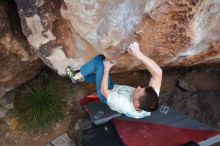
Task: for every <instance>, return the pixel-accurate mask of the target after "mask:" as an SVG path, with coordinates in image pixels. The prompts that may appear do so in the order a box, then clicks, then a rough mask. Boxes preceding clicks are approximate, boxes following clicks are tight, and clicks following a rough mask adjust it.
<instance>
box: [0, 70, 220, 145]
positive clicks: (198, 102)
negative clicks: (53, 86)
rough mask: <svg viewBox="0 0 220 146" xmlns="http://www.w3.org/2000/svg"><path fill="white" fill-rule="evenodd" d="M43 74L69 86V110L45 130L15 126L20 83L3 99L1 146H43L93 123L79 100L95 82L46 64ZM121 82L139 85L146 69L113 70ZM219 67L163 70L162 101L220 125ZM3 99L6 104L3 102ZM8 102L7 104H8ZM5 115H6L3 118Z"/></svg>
mask: <svg viewBox="0 0 220 146" xmlns="http://www.w3.org/2000/svg"><path fill="white" fill-rule="evenodd" d="M40 76H48V77H49V76H50V77H51V79H56V80H61V81H62V82H63V86H64V87H65V88H67V89H68V95H67V97H66V100H67V105H68V111H67V112H66V114H65V118H64V119H63V120H62V121H60V122H59V123H57V124H56V126H55V127H54V128H53V129H51V130H49V131H48V132H47V133H44V134H28V133H25V132H22V131H19V130H17V129H16V127H18V125H17V123H16V120H14V118H13V117H12V116H11V114H10V113H11V111H12V110H10V109H13V106H12V99H13V97H14V96H16V94H17V93H19V92H20V89H21V87H19V88H17V89H15V90H13V91H11V92H9V93H8V94H6V96H5V97H3V98H2V99H1V100H0V105H7V106H5V107H4V106H0V113H4V114H5V115H2V118H1V119H0V145H1V146H13V145H16V146H29V145H31V146H44V145H45V144H47V143H48V142H50V141H51V140H52V139H54V138H56V137H57V136H59V135H60V134H62V133H63V132H67V133H68V134H69V135H70V136H71V137H75V136H77V135H79V134H80V132H81V131H82V130H83V129H85V128H86V127H89V126H90V124H91V123H90V121H89V119H88V115H87V114H86V113H85V111H84V110H83V109H82V107H81V106H80V105H79V103H78V101H79V100H80V99H81V98H83V97H84V96H86V95H88V94H89V93H91V92H92V91H94V89H95V86H94V85H89V84H87V83H81V84H78V85H73V84H72V83H71V81H70V80H69V79H68V78H66V77H60V76H58V75H57V74H56V73H54V72H53V71H52V70H50V69H48V68H44V69H43V70H42V72H41V74H40ZM112 77H113V79H114V80H115V82H116V83H118V84H127V85H131V86H138V85H139V84H144V83H146V82H148V80H149V74H148V73H147V71H132V72H124V73H119V74H113V75H112ZM219 83H220V67H218V66H210V67H208V68H207V67H202V66H200V67H194V68H172V69H166V70H164V75H163V83H162V88H161V94H160V99H161V102H166V103H167V104H168V105H170V106H171V107H174V108H175V109H177V110H179V111H182V112H184V113H185V114H187V115H189V116H192V117H194V118H196V119H198V120H200V121H202V122H204V123H207V124H209V125H211V126H213V127H216V128H218V129H220V110H219V107H220V98H219V96H220V85H219ZM3 103H4V104H3ZM5 103H7V104H5ZM3 117H4V118H3Z"/></svg>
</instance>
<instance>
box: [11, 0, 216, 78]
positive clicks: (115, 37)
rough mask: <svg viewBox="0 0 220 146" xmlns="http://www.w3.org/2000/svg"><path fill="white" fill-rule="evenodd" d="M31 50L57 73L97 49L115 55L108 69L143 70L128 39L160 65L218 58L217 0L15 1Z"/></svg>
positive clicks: (198, 61)
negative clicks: (129, 50) (113, 64)
mask: <svg viewBox="0 0 220 146" xmlns="http://www.w3.org/2000/svg"><path fill="white" fill-rule="evenodd" d="M15 1H16V3H17V6H18V11H19V14H20V18H21V22H22V28H23V32H24V34H25V35H26V37H27V40H28V42H29V44H30V45H31V47H32V49H33V50H34V51H35V52H36V54H37V55H38V56H39V57H40V58H41V59H42V60H43V61H44V62H45V63H46V64H47V65H48V66H50V67H51V68H53V69H55V70H57V71H58V73H59V74H61V75H62V74H65V71H64V69H65V67H66V66H68V65H72V66H73V67H74V68H75V69H78V68H79V67H80V66H82V65H83V64H84V63H86V62H87V61H88V60H89V59H91V58H92V57H94V56H95V55H97V54H99V53H103V54H105V56H106V57H108V58H110V59H111V58H114V57H117V62H118V64H117V66H116V67H115V70H114V71H125V70H131V69H144V66H143V65H142V64H141V62H139V61H138V60H135V59H134V58H132V57H131V56H130V55H129V54H125V55H120V54H121V53H123V52H124V49H125V48H126V46H127V45H128V44H129V43H131V42H132V41H134V40H136V41H138V42H139V44H140V47H141V50H142V51H143V53H144V54H146V55H148V56H149V57H151V58H152V59H154V60H155V61H156V62H157V63H159V64H160V65H161V66H188V65H194V64H200V63H216V62H217V63H219V60H220V29H219V28H220V1H219V0H212V1H210V0H203V1H199V0H181V1H177V0H136V1H133V0H121V1H118V0H111V1H106V0H90V1H88V0H47V1H46V0H32V1H26V0H15Z"/></svg>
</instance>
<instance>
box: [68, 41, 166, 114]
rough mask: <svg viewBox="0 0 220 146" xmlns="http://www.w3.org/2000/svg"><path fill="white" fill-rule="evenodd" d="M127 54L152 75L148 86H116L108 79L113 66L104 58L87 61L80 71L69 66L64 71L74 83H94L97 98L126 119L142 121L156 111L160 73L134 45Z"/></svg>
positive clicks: (152, 62)
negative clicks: (141, 119) (140, 63)
mask: <svg viewBox="0 0 220 146" xmlns="http://www.w3.org/2000/svg"><path fill="white" fill-rule="evenodd" d="M127 51H128V52H129V53H130V54H131V55H133V56H134V57H135V58H137V59H139V60H140V61H142V62H143V63H144V65H145V66H146V68H147V69H148V70H149V72H150V74H151V75H152V77H151V79H150V82H149V84H148V85H147V86H144V87H140V86H138V87H137V88H134V87H131V86H127V85H117V84H115V83H114V82H113V80H112V79H111V77H110V76H109V71H110V69H111V68H112V67H113V66H114V65H115V64H116V63H115V62H111V61H107V60H105V57H104V56H103V55H98V56H96V57H95V58H93V59H92V60H90V61H89V62H88V63H86V64H85V65H83V66H82V67H81V68H80V71H72V70H71V68H70V67H67V69H66V72H67V74H68V76H69V77H70V78H71V80H72V81H73V82H74V83H77V82H81V81H83V80H85V81H86V82H88V83H96V92H97V95H98V97H99V99H100V100H101V101H102V102H103V103H105V104H107V105H108V106H109V107H110V108H111V109H112V110H114V111H117V112H119V113H122V114H125V115H126V116H128V117H133V118H143V117H146V116H149V115H150V114H151V113H150V112H152V111H155V110H156V109H157V108H158V101H159V92H160V87H161V81H162V70H161V68H160V67H159V66H158V65H157V64H156V63H155V62H154V61H153V60H151V59H150V58H149V57H147V56H145V55H144V54H143V53H142V52H141V51H140V48H139V45H138V43H137V42H134V43H132V44H130V45H129V47H128V50H127Z"/></svg>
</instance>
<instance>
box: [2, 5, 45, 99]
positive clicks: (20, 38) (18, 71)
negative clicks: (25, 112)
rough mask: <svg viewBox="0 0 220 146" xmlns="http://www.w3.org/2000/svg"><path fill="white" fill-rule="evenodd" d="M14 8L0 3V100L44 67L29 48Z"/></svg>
mask: <svg viewBox="0 0 220 146" xmlns="http://www.w3.org/2000/svg"><path fill="white" fill-rule="evenodd" d="M15 6H16V5H15V3H9V2H2V1H1V2H0V99H1V97H3V96H4V94H5V93H6V92H7V91H9V90H11V89H12V88H13V87H15V86H17V85H19V84H21V83H24V82H26V81H27V80H30V79H31V78H33V77H34V76H35V75H36V74H37V73H38V72H39V71H40V69H41V68H42V67H43V66H44V64H43V63H42V61H40V60H39V59H38V58H37V57H36V56H35V55H34V54H33V53H32V51H31V50H30V48H29V45H28V42H27V41H26V39H25V36H24V35H23V33H22V31H21V28H20V26H19V23H20V21H19V16H18V14H17V12H16V11H15V10H16V7H15Z"/></svg>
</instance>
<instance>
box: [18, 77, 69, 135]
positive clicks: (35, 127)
mask: <svg viewBox="0 0 220 146" xmlns="http://www.w3.org/2000/svg"><path fill="white" fill-rule="evenodd" d="M65 95H66V90H65V89H64V88H63V87H62V84H60V83H56V82H54V81H45V80H44V79H42V78H39V79H36V80H34V81H32V82H31V83H30V84H29V85H27V86H25V88H24V92H23V93H21V95H20V96H18V97H16V98H15V100H14V106H15V113H16V115H17V119H18V121H19V123H21V124H22V127H23V128H25V129H26V130H31V131H35V132H36V131H37V132H39V131H45V130H47V129H48V128H50V127H51V126H52V125H53V124H54V123H55V122H57V121H58V120H59V119H61V118H62V117H63V115H64V109H65V101H64V96H65Z"/></svg>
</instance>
